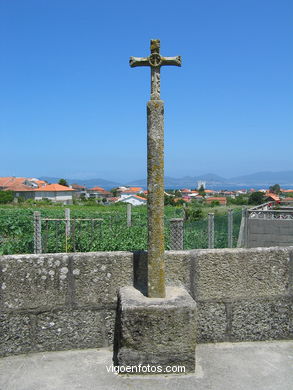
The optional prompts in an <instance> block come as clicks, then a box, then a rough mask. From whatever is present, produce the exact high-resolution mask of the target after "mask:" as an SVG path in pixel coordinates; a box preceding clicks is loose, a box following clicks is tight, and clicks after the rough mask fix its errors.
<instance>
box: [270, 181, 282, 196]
mask: <svg viewBox="0 0 293 390" xmlns="http://www.w3.org/2000/svg"><path fill="white" fill-rule="evenodd" d="M269 190H270V192H273V193H274V194H277V195H278V194H279V193H280V192H281V187H280V184H274V185H273V186H271V187H270V188H269Z"/></svg>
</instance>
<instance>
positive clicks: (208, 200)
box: [205, 196, 227, 206]
mask: <svg viewBox="0 0 293 390" xmlns="http://www.w3.org/2000/svg"><path fill="white" fill-rule="evenodd" d="M212 202H219V204H220V205H223V206H226V204H227V198H225V197H222V196H210V197H209V198H206V199H205V203H207V204H211V203H212Z"/></svg>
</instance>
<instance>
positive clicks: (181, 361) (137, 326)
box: [113, 287, 196, 374]
mask: <svg viewBox="0 0 293 390" xmlns="http://www.w3.org/2000/svg"><path fill="white" fill-rule="evenodd" d="M195 345H196V304H195V302H194V300H193V299H192V298H191V296H190V295H189V294H188V293H187V291H186V290H184V289H183V288H179V287H167V288H166V297H165V298H148V297H146V296H144V295H143V294H142V293H141V292H140V291H138V290H136V289H135V288H134V287H122V288H121V289H120V290H119V300H118V311H117V318H116V332H115V342H114V359H113V360H114V364H115V365H116V366H119V368H120V370H119V371H120V372H121V373H128V374H183V373H192V372H194V370H195ZM130 366H132V369H130V368H127V367H130ZM178 366H181V367H179V368H178ZM182 366H183V367H184V368H183V367H182Z"/></svg>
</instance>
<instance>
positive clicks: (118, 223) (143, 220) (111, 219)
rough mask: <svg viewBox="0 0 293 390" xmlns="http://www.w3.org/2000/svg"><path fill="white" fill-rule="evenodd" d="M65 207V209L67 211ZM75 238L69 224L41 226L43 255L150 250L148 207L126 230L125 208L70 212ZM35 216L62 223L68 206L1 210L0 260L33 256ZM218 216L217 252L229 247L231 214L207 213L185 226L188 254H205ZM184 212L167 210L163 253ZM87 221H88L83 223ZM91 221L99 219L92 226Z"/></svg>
mask: <svg viewBox="0 0 293 390" xmlns="http://www.w3.org/2000/svg"><path fill="white" fill-rule="evenodd" d="M66 207H67V206H66ZM68 208H70V212H71V226H70V228H71V234H70V236H67V237H66V234H65V221H52V220H50V221H45V220H43V221H42V247H43V252H44V253H51V252H73V251H77V252H83V251H115V250H130V251H131V250H143V249H147V214H146V213H147V210H146V206H139V207H133V208H132V226H131V227H127V218H126V205H125V204H119V205H112V206H103V205H96V206H85V205H84V206H76V205H72V206H69V207H68ZM34 211H40V213H41V217H42V218H50V219H63V218H64V212H65V207H64V206H42V207H40V206H35V207H27V206H19V205H15V206H11V205H9V206H8V205H7V206H1V207H0V254H17V253H18V254H20V253H33V252H34V218H33V215H34ZM208 212H214V213H215V247H216V248H224V247H227V214H226V213H227V208H225V207H217V208H213V209H212V208H210V207H207V208H203V217H202V218H201V219H200V220H198V221H186V222H185V223H184V249H196V248H207V246H208V238H207V214H208ZM183 215H184V209H183V207H181V206H178V207H174V206H165V238H166V240H165V241H166V242H165V247H166V249H169V220H170V219H171V218H179V217H183ZM82 218H87V219H90V220H87V221H82V220H80V219H82ZM92 219H101V220H100V221H93V220H92ZM240 220H241V209H239V208H238V209H235V210H234V233H233V241H234V246H235V245H236V242H237V237H238V231H239V226H240Z"/></svg>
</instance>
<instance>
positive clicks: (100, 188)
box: [90, 187, 105, 192]
mask: <svg viewBox="0 0 293 390" xmlns="http://www.w3.org/2000/svg"><path fill="white" fill-rule="evenodd" d="M90 191H99V192H104V191H105V189H104V188H102V187H93V188H90Z"/></svg>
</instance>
